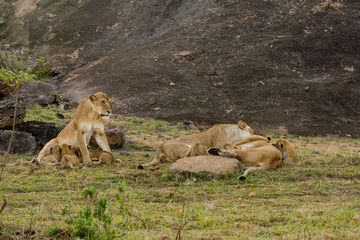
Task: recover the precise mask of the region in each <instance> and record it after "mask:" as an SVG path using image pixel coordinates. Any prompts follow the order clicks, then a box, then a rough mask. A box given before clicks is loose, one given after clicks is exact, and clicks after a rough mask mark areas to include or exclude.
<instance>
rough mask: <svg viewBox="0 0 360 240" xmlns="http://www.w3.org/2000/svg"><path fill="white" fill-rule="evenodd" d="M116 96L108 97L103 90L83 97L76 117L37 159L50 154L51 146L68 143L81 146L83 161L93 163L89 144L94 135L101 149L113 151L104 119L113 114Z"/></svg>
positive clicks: (40, 160)
mask: <svg viewBox="0 0 360 240" xmlns="http://www.w3.org/2000/svg"><path fill="white" fill-rule="evenodd" d="M113 101H114V98H110V97H108V96H107V95H106V94H105V93H103V92H98V93H95V94H92V95H90V96H89V97H87V98H85V99H83V100H82V101H81V102H80V103H79V105H78V106H77V108H76V110H75V113H74V118H73V119H72V120H71V122H70V123H69V124H68V125H66V126H65V128H64V129H63V130H62V131H61V132H60V133H59V134H58V136H57V137H56V138H54V139H52V140H50V141H49V142H48V143H47V144H46V145H45V146H44V147H43V149H42V150H41V151H40V153H39V155H38V157H37V161H38V162H39V163H41V162H42V161H43V158H44V156H45V155H47V154H49V151H50V148H51V147H54V146H61V145H62V144H67V145H69V146H79V148H80V151H81V154H82V157H83V163H84V164H89V163H91V159H90V154H89V151H88V149H87V145H88V143H89V141H90V138H91V136H92V135H94V138H95V141H96V143H97V144H98V145H99V146H100V147H101V149H103V150H105V151H107V152H111V150H110V146H109V143H108V141H107V138H106V136H105V132H104V120H106V119H108V118H109V115H110V114H111V106H110V105H111V103H112V102H113Z"/></svg>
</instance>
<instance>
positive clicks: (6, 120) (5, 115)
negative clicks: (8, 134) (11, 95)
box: [0, 101, 26, 128]
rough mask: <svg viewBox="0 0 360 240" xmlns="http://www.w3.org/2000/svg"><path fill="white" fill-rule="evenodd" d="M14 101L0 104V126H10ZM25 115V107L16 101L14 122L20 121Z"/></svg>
mask: <svg viewBox="0 0 360 240" xmlns="http://www.w3.org/2000/svg"><path fill="white" fill-rule="evenodd" d="M14 109H15V102H14V101H11V102H6V103H3V104H1V105H0V128H7V127H12V124H13V120H14ZM25 116H26V107H25V105H24V104H23V103H18V105H17V110H16V124H19V123H21V122H22V121H23V120H24V118H25Z"/></svg>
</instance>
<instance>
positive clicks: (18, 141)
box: [0, 130, 36, 154]
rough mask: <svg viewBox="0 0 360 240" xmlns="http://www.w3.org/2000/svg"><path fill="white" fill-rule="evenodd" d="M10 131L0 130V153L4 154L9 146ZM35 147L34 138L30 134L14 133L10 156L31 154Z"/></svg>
mask: <svg viewBox="0 0 360 240" xmlns="http://www.w3.org/2000/svg"><path fill="white" fill-rule="evenodd" d="M10 137H11V130H0V151H2V152H6V151H7V149H8V146H9V142H10ZM35 147H36V141H35V137H33V136H31V134H30V133H26V132H19V131H15V133H14V138H13V140H12V144H11V148H10V154H23V153H28V152H32V151H33V150H34V149H35Z"/></svg>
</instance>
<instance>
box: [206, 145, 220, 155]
mask: <svg viewBox="0 0 360 240" xmlns="http://www.w3.org/2000/svg"><path fill="white" fill-rule="evenodd" d="M219 152H220V149H218V148H214V147H212V148H209V149H208V153H209V154H211V155H217V156H219Z"/></svg>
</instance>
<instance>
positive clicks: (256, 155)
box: [208, 136, 296, 180]
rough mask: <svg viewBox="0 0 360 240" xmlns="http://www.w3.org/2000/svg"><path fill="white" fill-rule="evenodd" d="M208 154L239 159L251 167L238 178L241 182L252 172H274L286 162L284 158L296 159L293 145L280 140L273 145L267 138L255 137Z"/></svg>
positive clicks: (211, 149) (210, 149)
mask: <svg viewBox="0 0 360 240" xmlns="http://www.w3.org/2000/svg"><path fill="white" fill-rule="evenodd" d="M208 152H209V153H210V154H212V155H219V156H224V157H233V158H237V159H238V160H239V161H241V162H243V163H245V165H246V166H249V167H248V168H247V169H246V171H245V172H244V174H243V175H241V176H239V177H238V179H240V180H245V179H246V176H247V175H248V174H249V173H250V172H258V171H261V170H268V169H270V170H274V169H276V168H278V167H280V166H281V165H282V163H283V160H285V159H284V158H283V156H286V158H288V159H289V161H291V160H294V159H295V157H296V154H295V150H294V148H293V146H292V144H290V143H289V142H288V141H286V140H285V139H283V138H280V139H279V140H278V141H276V142H275V143H273V144H271V143H268V139H266V138H263V137H254V136H252V137H250V138H247V139H244V140H243V141H240V142H239V143H235V144H233V145H232V146H230V147H229V148H228V149H227V150H220V149H219V148H209V150H208Z"/></svg>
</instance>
